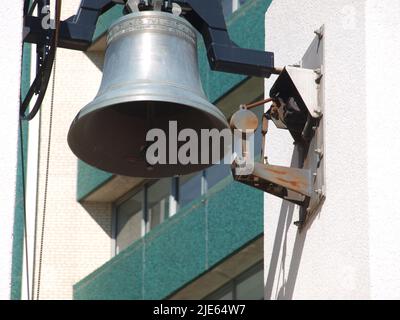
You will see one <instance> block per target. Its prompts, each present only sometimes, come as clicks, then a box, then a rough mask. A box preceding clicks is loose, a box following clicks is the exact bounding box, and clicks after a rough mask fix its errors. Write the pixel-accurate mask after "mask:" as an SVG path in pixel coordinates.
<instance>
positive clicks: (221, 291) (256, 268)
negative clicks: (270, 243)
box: [203, 260, 264, 301]
mask: <svg viewBox="0 0 400 320" xmlns="http://www.w3.org/2000/svg"><path fill="white" fill-rule="evenodd" d="M263 270H264V260H261V261H259V262H257V263H256V264H254V265H253V266H251V267H250V268H248V269H246V270H245V271H243V272H242V273H240V274H239V275H237V276H236V277H234V278H233V279H231V280H229V281H228V282H227V283H225V284H224V285H223V286H222V287H220V288H218V289H217V290H214V291H213V292H212V293H210V294H209V295H207V296H206V297H205V298H204V299H203V300H218V299H217V298H216V297H218V296H219V297H223V296H224V295H226V294H227V293H228V292H232V301H235V300H237V288H238V285H239V284H240V283H243V282H244V281H245V280H246V279H249V278H250V277H251V276H253V275H255V274H257V273H258V272H260V271H263ZM263 286H264V285H263Z"/></svg>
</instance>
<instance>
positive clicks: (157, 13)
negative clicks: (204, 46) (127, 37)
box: [107, 11, 197, 36]
mask: <svg viewBox="0 0 400 320" xmlns="http://www.w3.org/2000/svg"><path fill="white" fill-rule="evenodd" d="M143 16H149V17H151V16H154V17H160V16H163V17H166V18H169V19H175V20H178V21H180V22H182V23H183V24H185V25H186V26H187V27H188V28H190V29H191V30H192V31H193V32H194V34H195V36H196V32H197V30H196V28H195V27H193V25H192V24H191V23H190V22H189V21H187V20H186V19H185V18H183V17H181V16H176V15H174V14H172V13H169V12H163V11H137V12H131V13H129V14H127V15H124V16H122V17H120V18H119V19H117V20H116V21H114V22H113V23H112V24H111V25H110V26H109V27H108V30H107V33H110V31H111V30H112V29H113V28H115V27H116V26H117V25H119V24H120V23H122V22H124V21H126V20H130V19H132V18H135V17H143Z"/></svg>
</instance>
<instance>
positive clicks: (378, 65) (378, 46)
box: [264, 0, 400, 299]
mask: <svg viewBox="0 0 400 320" xmlns="http://www.w3.org/2000/svg"><path fill="white" fill-rule="evenodd" d="M398 9H399V4H395V3H394V2H393V1H390V2H389V1H387V2H382V1H361V0H353V1H349V0H341V1H328V0H324V1H321V0H306V1H301V2H299V1H296V0H283V1H274V2H273V4H272V5H271V7H270V8H269V10H268V12H267V14H266V28H267V32H266V47H267V49H269V50H272V51H274V52H275V54H276V64H277V65H278V66H283V65H286V64H293V63H296V62H297V61H299V60H300V59H301V58H302V56H303V54H304V53H305V50H306V49H307V47H308V45H309V44H310V42H311V40H312V39H313V37H314V34H313V30H315V29H317V28H319V27H320V26H321V25H325V36H324V44H325V66H324V69H325V71H324V79H325V108H326V109H325V110H326V111H325V114H324V118H325V119H324V121H325V126H326V127H325V128H326V131H325V133H326V147H325V148H326V150H325V155H324V157H325V161H326V169H327V171H326V183H327V199H326V202H325V204H324V206H323V208H322V210H321V212H320V213H319V214H318V216H317V217H316V218H315V220H314V221H313V222H312V223H311V225H310V226H309V227H308V228H307V229H306V230H305V231H304V232H303V233H301V234H299V233H298V232H297V227H296V226H294V225H293V222H294V221H296V220H298V215H299V208H298V207H297V206H292V205H290V204H288V203H286V202H282V201H280V200H279V199H277V198H274V197H272V196H270V195H266V196H265V256H264V257H265V282H266V286H265V297H266V298H267V299H292V298H293V299H308V298H312V299H314V298H322V299H335V298H344V299H355V298H399V297H400V279H399V276H398V273H397V271H396V266H397V265H398V264H399V249H398V244H399V243H400V238H399V233H398V231H397V230H399V224H400V219H399V215H398V214H397V215H396V213H397V211H398V209H397V208H398V202H399V199H400V197H399V191H398V190H399V189H398V188H396V185H395V183H396V180H397V179H393V177H396V178H397V177H399V172H398V169H397V168H396V167H393V166H392V165H391V162H392V161H390V159H396V158H397V155H398V150H399V148H398V147H399V142H398V139H397V131H398V130H396V126H397V124H396V122H395V121H394V119H397V115H398V114H399V108H398V101H399V93H398V92H399V90H398V89H396V87H395V86H396V85H395V77H396V76H397V74H398V72H399V71H400V65H399V62H398V61H397V60H398V59H396V58H395V56H396V54H395V53H396V52H398V49H400V48H399V41H398V40H397V42H396V39H394V37H396V38H398V36H397V35H396V34H397V33H396V32H397V31H395V30H398V28H399V21H400V19H399V14H398V12H399V10H398ZM395 12H397V13H395ZM288 19H290V22H289V23H284V24H282V21H288ZM396 49H397V50H396ZM274 79H275V78H273V79H270V80H268V81H266V92H267V93H268V92H269V89H270V87H271V85H272V83H273V81H274ZM390 80H391V81H390ZM387 108H389V110H387ZM378 110H379V112H382V115H383V117H377V115H378V114H377V112H378ZM383 119H385V120H383ZM268 142H269V145H268V147H267V152H268V154H269V159H270V161H271V162H272V163H274V164H275V163H276V164H281V165H290V161H291V158H292V152H293V146H292V139H291V138H290V137H289V135H288V134H287V132H284V131H282V130H278V129H276V128H275V127H274V126H272V128H271V130H270V133H269V138H268ZM393 163H395V161H394V162H393Z"/></svg>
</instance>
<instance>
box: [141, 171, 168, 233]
mask: <svg viewBox="0 0 400 320" xmlns="http://www.w3.org/2000/svg"><path fill="white" fill-rule="evenodd" d="M171 183H172V182H171V179H170V178H166V179H161V180H159V181H157V182H156V183H154V184H153V185H151V186H150V187H149V188H148V189H147V207H148V215H149V219H150V230H151V229H152V228H154V227H155V226H157V225H159V224H160V223H161V222H163V221H164V219H165V218H167V217H168V216H169V198H170V195H171Z"/></svg>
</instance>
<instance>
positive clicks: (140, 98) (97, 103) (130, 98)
mask: <svg viewBox="0 0 400 320" xmlns="http://www.w3.org/2000/svg"><path fill="white" fill-rule="evenodd" d="M182 100H184V99H182ZM182 100H179V99H176V98H175V97H174V96H170V97H166V96H165V94H163V95H160V96H157V95H156V94H154V93H152V94H151V95H150V94H147V95H146V94H137V95H133V94H129V95H120V96H118V97H117V98H108V99H107V98H105V99H102V98H101V97H96V98H95V100H93V101H92V102H90V103H88V104H87V105H86V106H84V107H83V108H82V109H81V110H80V111H79V113H78V115H77V117H79V118H82V117H84V116H85V115H87V114H89V113H90V112H92V111H94V110H100V109H104V108H108V107H111V106H113V105H117V104H122V103H127V102H146V101H157V102H169V103H176V104H180V105H184V106H187V107H189V108H193V109H197V110H199V111H206V110H207V111H209V112H211V113H212V115H213V116H215V117H216V118H217V119H218V120H219V121H220V122H221V124H223V126H224V127H225V128H227V129H229V128H230V125H229V123H228V121H227V119H226V117H225V115H224V114H223V113H222V112H221V110H219V108H218V107H217V106H215V105H213V104H212V103H211V102H209V101H208V100H206V99H198V100H194V99H188V98H187V97H186V103H185V101H182ZM190 102H192V103H193V104H190ZM196 104H197V105H196ZM200 106H203V107H204V109H202V108H201V107H200Z"/></svg>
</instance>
